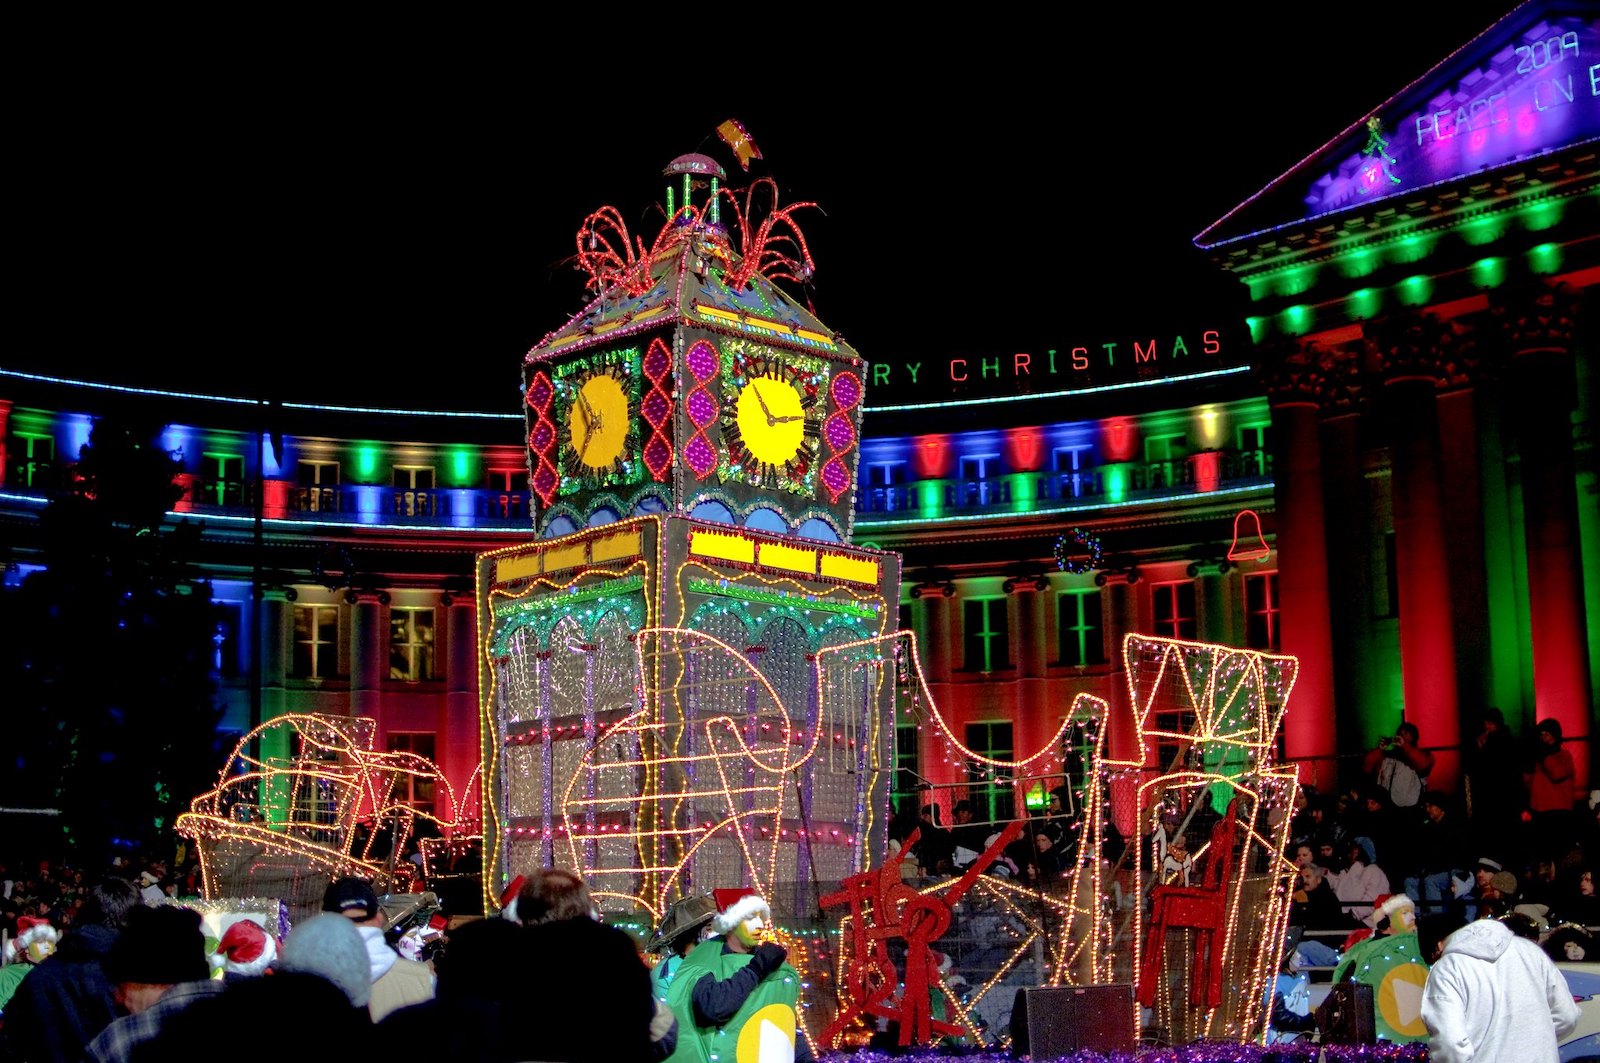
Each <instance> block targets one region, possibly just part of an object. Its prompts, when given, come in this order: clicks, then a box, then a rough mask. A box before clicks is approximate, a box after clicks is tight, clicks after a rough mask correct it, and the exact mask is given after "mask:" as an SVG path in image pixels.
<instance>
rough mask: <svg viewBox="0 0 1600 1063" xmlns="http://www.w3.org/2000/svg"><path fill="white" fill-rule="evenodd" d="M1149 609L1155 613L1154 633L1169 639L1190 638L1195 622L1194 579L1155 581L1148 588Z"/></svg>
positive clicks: (1194, 629)
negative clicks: (1175, 581)
mask: <svg viewBox="0 0 1600 1063" xmlns="http://www.w3.org/2000/svg"><path fill="white" fill-rule="evenodd" d="M1150 598H1151V602H1150V605H1151V610H1152V612H1153V613H1154V614H1155V619H1154V632H1153V633H1154V634H1157V635H1161V636H1164V637H1166V638H1169V639H1192V638H1194V637H1195V632H1196V631H1197V630H1198V628H1197V626H1196V624H1195V616H1194V613H1195V609H1194V581H1193V580H1185V581H1184V582H1182V583H1157V584H1156V585H1155V586H1153V587H1151V588H1150Z"/></svg>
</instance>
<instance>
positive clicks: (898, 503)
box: [864, 461, 911, 513]
mask: <svg viewBox="0 0 1600 1063" xmlns="http://www.w3.org/2000/svg"><path fill="white" fill-rule="evenodd" d="M906 479H907V476H906V463H905V462H903V461H875V462H872V463H871V464H870V465H868V466H867V491H866V498H865V500H864V501H865V505H866V508H867V511H868V512H871V513H883V512H889V511H893V510H897V509H907V508H909V507H910V503H911V495H910V493H909V491H908V490H907V488H906Z"/></svg>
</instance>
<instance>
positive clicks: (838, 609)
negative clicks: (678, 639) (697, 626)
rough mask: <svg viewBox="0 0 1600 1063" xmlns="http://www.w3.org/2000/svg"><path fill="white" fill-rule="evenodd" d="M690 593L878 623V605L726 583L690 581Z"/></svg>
mask: <svg viewBox="0 0 1600 1063" xmlns="http://www.w3.org/2000/svg"><path fill="white" fill-rule="evenodd" d="M689 593H690V594H711V595H716V596H718V597H722V598H735V599H737V600H739V601H742V602H760V603H761V604H763V605H782V606H789V607H791V608H799V609H805V610H812V611H819V612H824V613H842V614H844V615H845V616H854V617H860V618H862V619H864V620H875V619H877V617H878V607H877V606H876V605H862V604H860V603H858V602H845V601H840V600H839V599H837V598H819V597H817V596H816V595H814V594H796V593H794V592H793V591H770V590H762V589H760V588H757V587H746V586H744V585H742V584H738V583H730V582H729V581H727V580H708V579H692V580H690V581H689Z"/></svg>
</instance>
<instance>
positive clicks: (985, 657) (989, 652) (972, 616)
mask: <svg viewBox="0 0 1600 1063" xmlns="http://www.w3.org/2000/svg"><path fill="white" fill-rule="evenodd" d="M962 616H963V617H964V618H965V620H966V625H965V628H966V630H965V633H964V635H965V641H966V654H965V656H964V658H963V660H964V663H965V667H966V670H967V671H969V672H997V671H999V670H1001V669H1002V668H1010V667H1011V635H1010V631H1009V628H1008V623H1007V619H1008V618H1007V616H1006V599H1004V598H968V599H967V600H966V601H965V602H963V603H962Z"/></svg>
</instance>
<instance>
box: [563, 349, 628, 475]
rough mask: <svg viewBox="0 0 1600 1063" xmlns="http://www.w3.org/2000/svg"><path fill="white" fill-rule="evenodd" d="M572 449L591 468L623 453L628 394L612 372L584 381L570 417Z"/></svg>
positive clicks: (568, 425) (603, 465) (626, 435)
mask: <svg viewBox="0 0 1600 1063" xmlns="http://www.w3.org/2000/svg"><path fill="white" fill-rule="evenodd" d="M567 428H568V430H569V432H570V435H569V436H568V438H569V439H570V440H571V443H572V453H573V454H574V455H575V456H576V457H577V459H578V461H579V462H581V463H582V464H584V465H587V466H588V467H589V468H591V469H596V470H598V469H604V468H606V467H608V466H610V465H612V464H614V463H615V462H616V461H617V459H618V458H620V457H621V456H622V448H623V447H624V446H626V445H627V441H628V395H627V393H626V392H624V391H623V390H622V382H621V381H620V380H618V379H617V378H616V377H614V376H612V375H611V374H610V373H596V374H595V375H594V376H591V377H590V378H589V379H587V380H585V381H584V382H583V386H582V387H580V388H579V389H578V393H577V395H576V396H575V397H574V398H573V402H572V413H571V414H570V416H569V417H568V421H567Z"/></svg>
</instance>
